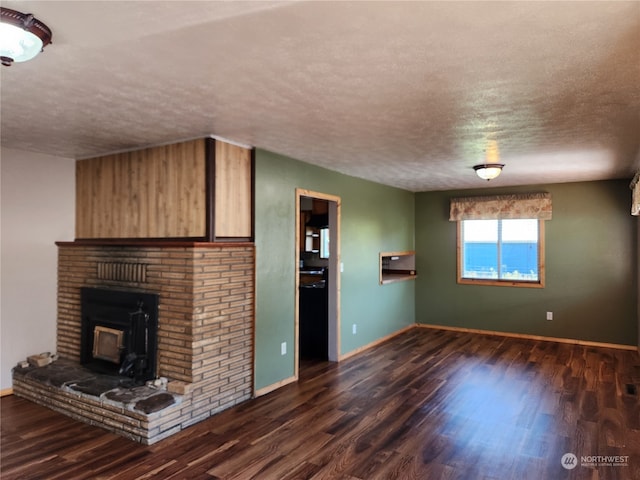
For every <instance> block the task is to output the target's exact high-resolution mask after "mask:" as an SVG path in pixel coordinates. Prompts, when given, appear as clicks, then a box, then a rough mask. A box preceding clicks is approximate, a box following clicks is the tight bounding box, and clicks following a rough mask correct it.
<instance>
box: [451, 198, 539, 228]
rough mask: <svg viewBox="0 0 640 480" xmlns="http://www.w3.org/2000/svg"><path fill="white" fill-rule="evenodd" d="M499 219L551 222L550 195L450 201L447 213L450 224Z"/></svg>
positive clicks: (456, 199)
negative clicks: (463, 221) (527, 219)
mask: <svg viewBox="0 0 640 480" xmlns="http://www.w3.org/2000/svg"><path fill="white" fill-rule="evenodd" d="M501 218H537V219H539V220H551V194H550V193H521V194H515V195H495V196H488V197H462V198H452V199H451V207H450V211H449V220H450V221H451V222H457V221H460V220H495V219H501Z"/></svg>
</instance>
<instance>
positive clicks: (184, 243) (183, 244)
mask: <svg viewBox="0 0 640 480" xmlns="http://www.w3.org/2000/svg"><path fill="white" fill-rule="evenodd" d="M56 245H57V246H58V247H92V246H96V247H139V248H143V247H158V248H227V247H246V246H253V245H254V244H253V242H247V241H238V242H197V241H189V240H181V239H176V240H172V239H157V240H156V239H144V238H142V239H139V240H138V239H122V240H120V239H90V240H75V241H66V242H65V241H58V242H56Z"/></svg>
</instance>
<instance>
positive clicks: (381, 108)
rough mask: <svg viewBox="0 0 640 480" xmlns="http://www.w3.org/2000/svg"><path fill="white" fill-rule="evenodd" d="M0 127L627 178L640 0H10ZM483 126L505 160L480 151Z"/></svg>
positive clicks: (81, 154) (639, 51)
mask: <svg viewBox="0 0 640 480" xmlns="http://www.w3.org/2000/svg"><path fill="white" fill-rule="evenodd" d="M2 6H4V7H8V8H13V9H16V10H20V11H22V12H25V13H33V14H34V15H35V16H36V17H37V18H38V19H40V20H41V21H43V22H44V23H46V24H47V25H48V26H49V27H50V28H51V29H52V30H53V44H52V45H49V46H48V47H46V49H45V51H44V53H43V54H42V55H40V56H38V57H37V58H36V59H35V60H33V61H31V62H27V63H21V64H14V65H13V66H11V67H3V68H2V69H1V70H0V75H1V87H0V88H1V101H2V104H1V108H2V110H1V121H2V125H1V127H2V130H1V137H2V145H3V146H4V147H8V148H14V149H20V150H27V151H34V152H43V153H48V154H52V155H58V156H63V157H72V158H86V157H91V156H97V155H100V154H105V153H110V152H114V151H121V150H125V149H134V148H140V147H143V146H148V145H154V144H162V143H170V142H174V141H178V140H182V139H187V138H195V137H199V136H205V135H215V136H218V137H222V138H226V139H229V140H232V141H234V142H238V143H241V144H246V145H251V146H255V147H259V148H264V149H267V150H270V151H273V152H277V153H281V154H285V155H288V156H291V157H294V158H296V159H299V160H302V161H305V162H308V163H312V164H316V165H320V166H323V167H326V168H329V169H332V170H336V171H339V172H343V173H346V174H349V175H353V176H356V177H361V178H366V179H370V180H373V181H376V182H380V183H384V184H388V185H393V186H397V187H400V188H404V189H407V190H411V191H426V190H444V189H454V188H455V189H457V188H476V187H484V186H506V185H521V184H536V183H555V182H568V181H585V180H599V179H610V178H631V177H632V176H633V173H634V171H635V170H637V169H639V168H640V2H638V1H634V2H616V1H609V2H593V3H591V2H567V3H560V2H495V3H493V2H469V3H466V2H391V1H388V2H373V3H369V2H319V1H316V2H276V1H273V2H269V1H265V2H244V1H235V2H219V1H196V2H186V1H182V2H178V1H168V2H164V1H129V2H120V1H106V2H95V1H87V2H77V1H71V2H58V1H33V2H24V1H2ZM491 140H495V141H497V143H498V146H499V151H500V161H501V162H502V163H505V164H506V167H505V169H504V172H503V174H502V176H500V177H499V178H498V179H496V180H493V181H491V182H490V183H487V182H486V181H483V180H480V179H478V178H477V177H476V176H475V174H474V172H473V170H472V168H471V167H472V166H473V165H474V164H477V163H482V162H483V161H484V156H485V154H484V151H485V149H486V147H487V144H488V142H489V141H491Z"/></svg>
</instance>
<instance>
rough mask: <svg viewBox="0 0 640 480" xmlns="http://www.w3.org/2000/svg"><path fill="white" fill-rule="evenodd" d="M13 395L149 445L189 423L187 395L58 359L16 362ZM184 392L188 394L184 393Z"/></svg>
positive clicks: (188, 400) (189, 402)
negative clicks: (43, 363)
mask: <svg viewBox="0 0 640 480" xmlns="http://www.w3.org/2000/svg"><path fill="white" fill-rule="evenodd" d="M13 391H14V394H15V395H18V396H20V397H23V398H26V399H29V400H31V401H33V402H35V403H38V404H40V405H43V406H46V407H49V408H51V409H53V410H56V411H58V412H60V413H64V414H65V415H68V416H70V417H72V418H74V419H76V420H79V421H82V422H85V423H89V424H92V425H96V426H100V427H102V428H105V429H107V430H110V431H112V432H114V433H117V434H118V435H122V436H125V437H127V438H130V439H131V440H135V441H137V442H140V443H144V444H147V445H151V444H153V443H155V442H157V441H158V440H161V439H163V438H165V437H167V436H169V435H172V434H174V433H176V432H177V431H179V430H181V429H182V428H184V426H187V424H188V425H190V424H191V423H190V422H189V418H190V415H188V414H187V415H184V414H183V413H184V411H185V407H186V406H187V405H189V406H190V404H191V401H190V399H189V398H188V395H187V396H182V395H176V394H173V393H170V392H167V391H166V390H162V389H159V388H152V387H148V386H144V385H143V386H138V385H135V384H134V383H133V382H131V381H130V380H129V379H124V378H122V377H117V376H112V375H101V374H97V373H95V372H91V371H89V370H87V369H86V368H83V367H82V366H80V365H77V364H75V363H74V362H71V361H68V360H64V359H60V360H57V361H55V362H53V363H52V364H50V365H47V366H44V367H33V366H29V367H26V368H20V367H16V368H14V370H13ZM185 397H186V398H185Z"/></svg>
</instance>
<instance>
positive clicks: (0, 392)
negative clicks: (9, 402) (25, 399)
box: [0, 388, 13, 397]
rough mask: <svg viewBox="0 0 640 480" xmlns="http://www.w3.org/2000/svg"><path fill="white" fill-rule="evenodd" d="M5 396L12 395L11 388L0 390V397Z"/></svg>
mask: <svg viewBox="0 0 640 480" xmlns="http://www.w3.org/2000/svg"><path fill="white" fill-rule="evenodd" d="M7 395H13V388H5V389H3V390H0V397H6V396H7Z"/></svg>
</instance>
